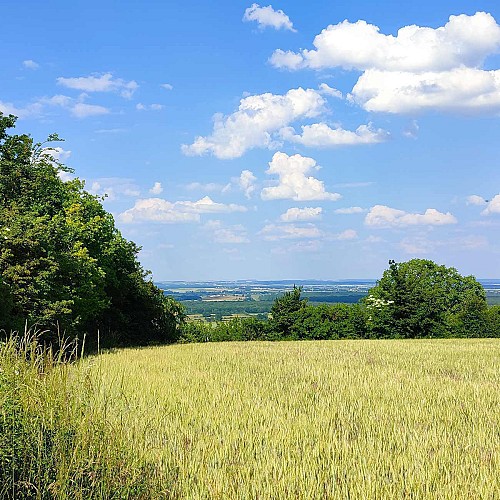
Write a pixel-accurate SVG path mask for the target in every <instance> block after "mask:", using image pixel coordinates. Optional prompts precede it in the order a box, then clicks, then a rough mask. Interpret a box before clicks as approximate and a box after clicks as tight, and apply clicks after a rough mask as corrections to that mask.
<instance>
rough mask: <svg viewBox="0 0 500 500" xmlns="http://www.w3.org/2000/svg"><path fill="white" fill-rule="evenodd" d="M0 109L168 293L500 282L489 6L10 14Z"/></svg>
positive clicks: (494, 53)
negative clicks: (102, 213) (232, 285)
mask: <svg viewBox="0 0 500 500" xmlns="http://www.w3.org/2000/svg"><path fill="white" fill-rule="evenodd" d="M2 21H3V22H2V34H1V38H2V39H1V42H2V43H1V44H0V58H1V61H2V69H1V73H0V111H3V112H4V113H9V112H10V113H13V114H16V115H17V116H19V120H18V126H17V130H18V131H19V132H28V133H30V134H31V135H32V136H33V137H34V138H35V139H37V140H43V139H44V138H45V137H46V136H47V135H48V134H50V133H52V132H57V133H58V134H59V135H60V136H61V137H64V138H65V142H64V143H61V144H60V145H59V146H60V147H61V149H60V150H59V151H58V155H59V157H60V159H61V160H63V161H64V162H65V163H66V164H67V165H69V166H71V167H72V168H74V169H75V175H77V176H78V177H80V178H82V179H85V181H86V188H87V189H88V190H89V191H91V192H93V193H95V194H100V195H102V194H107V198H106V200H105V202H104V204H105V207H106V209H107V210H108V211H110V212H111V213H113V215H114V216H115V220H116V224H117V226H118V228H119V229H120V231H121V232H122V233H123V235H124V236H125V237H127V238H129V239H132V240H134V241H135V242H136V243H138V244H139V245H141V246H142V247H143V249H142V251H141V253H140V260H141V262H142V263H143V265H144V267H145V268H147V269H151V270H152V271H153V277H154V279H156V280H175V279H179V280H202V279H252V278H253V279H286V278H288V279H307V278H316V279H337V278H361V277H366V278H377V277H379V276H380V275H381V274H382V272H383V270H384V269H385V268H386V267H387V262H388V260H389V259H395V260H397V261H403V260H408V259H410V258H414V257H419V258H429V259H432V260H435V261H436V262H438V263H441V264H445V265H447V266H454V267H456V268H457V269H458V270H459V271H460V272H461V273H463V274H474V275H476V276H477V277H482V278H491V277H498V276H500V259H499V256H500V237H499V234H500V232H499V228H500V169H499V167H498V161H499V154H498V153H499V147H500V146H499V144H500V142H499V136H500V120H499V113H500V26H499V23H500V6H499V5H498V2H494V1H453V2H452V1H440V2H428V1H423V2H404V1H398V2H395V1H380V2H372V1H358V2H346V1H336V2H309V3H306V2H297V1H286V2H285V1H283V2H273V3H272V4H271V5H270V4H268V3H267V2H265V3H261V4H252V2H242V1H235V0H231V1H229V0H222V1H218V2H194V1H191V0H185V1H183V2H176V1H169V2H165V1H163V2H160V1H155V2H151V1H144V2H131V1H121V2H110V1H107V0H103V1H100V2H95V1H92V0H90V1H89V0H87V1H85V2H83V1H73V2H66V1H65V2H62V1H52V2H49V3H43V2H38V1H23V2H17V1H16V2H14V1H9V0H7V1H6V2H3V4H2Z"/></svg>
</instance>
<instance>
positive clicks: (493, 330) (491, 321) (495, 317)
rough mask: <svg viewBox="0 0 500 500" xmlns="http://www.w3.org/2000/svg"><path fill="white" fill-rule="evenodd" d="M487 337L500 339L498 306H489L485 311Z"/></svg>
mask: <svg viewBox="0 0 500 500" xmlns="http://www.w3.org/2000/svg"><path fill="white" fill-rule="evenodd" d="M486 320H487V325H488V337H494V338H500V305H495V306H491V307H489V308H488V310H487V311H486Z"/></svg>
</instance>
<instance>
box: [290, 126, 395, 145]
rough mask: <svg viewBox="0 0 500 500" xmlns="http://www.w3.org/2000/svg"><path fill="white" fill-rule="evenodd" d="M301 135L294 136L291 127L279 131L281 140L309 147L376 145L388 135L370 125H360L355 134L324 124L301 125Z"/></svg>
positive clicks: (293, 130)
mask: <svg viewBox="0 0 500 500" xmlns="http://www.w3.org/2000/svg"><path fill="white" fill-rule="evenodd" d="M301 128H302V134H296V133H295V129H294V128H293V127H286V128H283V129H281V130H280V135H281V137H282V138H283V139H285V140H287V141H290V142H296V143H299V144H303V145H304V146H309V147H332V146H354V145H358V144H376V143H379V142H384V141H386V140H387V139H388V137H389V133H388V132H386V131H385V130H382V129H374V128H373V127H372V124H371V123H369V124H368V125H361V126H359V127H358V128H357V129H356V131H355V132H352V131H351V130H344V129H343V128H341V127H337V128H335V129H332V128H330V127H329V126H328V125H327V124H326V123H314V124H312V125H303V126H302V127H301Z"/></svg>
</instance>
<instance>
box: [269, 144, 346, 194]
mask: <svg viewBox="0 0 500 500" xmlns="http://www.w3.org/2000/svg"><path fill="white" fill-rule="evenodd" d="M315 167H316V161H315V160H314V159H313V158H307V157H305V156H301V155H299V154H296V155H293V156H288V155H287V154H286V153H281V152H279V151H278V152H277V153H275V154H274V156H273V158H272V160H271V161H270V162H269V168H268V170H266V173H267V174H269V175H278V177H279V184H278V185H277V186H271V187H267V188H264V189H263V190H262V192H261V198H262V199H263V200H279V199H291V200H295V201H309V200H332V201H335V200H338V199H339V198H341V196H340V194H338V193H329V192H327V191H326V189H325V185H324V183H323V181H320V180H318V179H316V178H315V177H311V176H309V177H307V174H308V173H309V172H310V171H311V170H313V169H314V168H315Z"/></svg>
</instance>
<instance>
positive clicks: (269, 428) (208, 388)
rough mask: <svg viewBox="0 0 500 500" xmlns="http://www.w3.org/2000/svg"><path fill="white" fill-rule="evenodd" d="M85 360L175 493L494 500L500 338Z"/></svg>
mask: <svg viewBox="0 0 500 500" xmlns="http://www.w3.org/2000/svg"><path fill="white" fill-rule="evenodd" d="M87 363H91V368H88V367H87V369H89V370H90V374H89V375H90V376H91V377H92V379H93V380H94V381H95V382H96V387H98V388H99V389H100V391H101V395H102V397H103V398H105V399H106V401H107V407H108V408H109V411H110V412H111V414H110V415H108V418H109V419H110V421H111V422H112V425H114V426H116V429H117V430H118V429H120V430H122V429H126V439H127V440H128V441H129V442H130V446H131V447H133V448H134V449H135V450H136V451H137V453H140V454H142V453H143V452H144V451H145V452H146V453H147V455H149V456H150V457H151V458H154V460H155V461H158V463H161V462H163V463H164V464H165V465H164V472H165V474H166V478H167V481H166V483H165V489H166V490H168V493H169V494H170V495H171V496H172V497H175V498H189V499H209V498H224V499H278V498H283V499H290V498H301V499H302V498H304V499H316V498H318V499H319V498H342V499H345V498H355V499H357V498H359V499H366V498H391V499H400V498H401V499H402V498H415V499H416V498H440V499H443V498H450V499H451V498H453V499H456V498H470V499H498V498H500V485H499V477H500V341H499V340H488V339H486V340H471V339H468V340H410V341H397V340H388V341H366V340H363V341H322V342H275V343H266V342H246V343H239V342H233V343H225V344H216V343H213V344H209V343H207V344H187V345H174V346H168V347H160V348H148V349H138V350H123V351H116V352H111V353H106V354H102V355H101V356H99V357H96V358H93V359H92V360H90V361H87ZM166 493H167V491H166Z"/></svg>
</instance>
